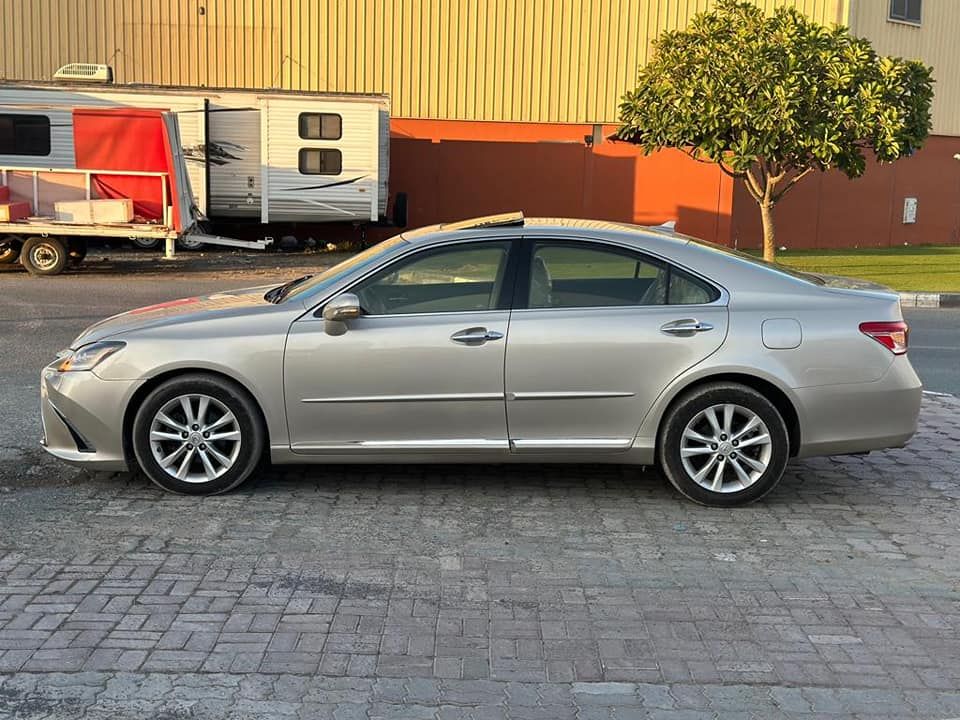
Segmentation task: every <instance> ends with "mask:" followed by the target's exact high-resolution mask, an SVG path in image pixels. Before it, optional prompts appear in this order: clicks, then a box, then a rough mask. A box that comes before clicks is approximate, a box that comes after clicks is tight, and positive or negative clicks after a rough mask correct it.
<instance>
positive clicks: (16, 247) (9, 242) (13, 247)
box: [0, 235, 23, 265]
mask: <svg viewBox="0 0 960 720" xmlns="http://www.w3.org/2000/svg"><path fill="white" fill-rule="evenodd" d="M21 247H23V241H22V240H21V239H20V238H19V237H17V236H16V235H7V236H5V237H3V238H0V265H12V264H13V263H15V262H16V261H17V258H19V257H20V248H21Z"/></svg>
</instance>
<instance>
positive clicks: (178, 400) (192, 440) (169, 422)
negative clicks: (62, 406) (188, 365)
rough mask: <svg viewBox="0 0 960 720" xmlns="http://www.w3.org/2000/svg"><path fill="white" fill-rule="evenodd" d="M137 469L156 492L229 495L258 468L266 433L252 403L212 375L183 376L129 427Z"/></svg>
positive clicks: (153, 397)
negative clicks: (157, 486) (142, 472)
mask: <svg viewBox="0 0 960 720" xmlns="http://www.w3.org/2000/svg"><path fill="white" fill-rule="evenodd" d="M132 440H133V449H134V453H135V455H136V458H137V462H138V463H139V464H140V467H141V468H142V469H143V471H144V472H145V473H146V474H147V476H148V477H149V478H150V479H151V480H152V481H153V482H155V483H156V484H157V485H159V486H160V487H162V488H164V489H165V490H170V491H171V492H176V493H182V494H186V495H215V494H217V493H222V492H227V491H228V490H231V489H233V488H235V487H236V486H237V485H239V484H240V483H242V482H243V481H244V480H246V479H247V478H248V477H249V476H250V474H251V473H252V472H253V470H254V469H255V468H256V467H257V464H258V463H259V461H260V458H261V456H262V454H263V448H264V431H263V427H262V424H261V421H260V414H259V412H258V410H257V408H256V406H255V405H254V402H253V400H252V399H251V398H250V397H249V395H248V394H247V393H246V392H245V391H244V390H243V389H242V388H240V387H239V386H237V385H235V384H234V383H232V382H230V381H228V380H225V379H222V378H220V377H216V376H212V375H202V374H193V375H183V376H180V377H176V378H173V379H171V380H168V381H167V382H165V383H163V384H161V385H160V386H158V387H157V388H155V389H154V390H153V391H152V392H151V393H150V394H149V395H148V396H147V397H146V399H145V400H144V401H143V403H142V404H141V405H140V408H139V409H138V411H137V414H136V417H135V418H134V422H133V437H132Z"/></svg>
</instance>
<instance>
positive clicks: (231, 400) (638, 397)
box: [41, 213, 921, 505]
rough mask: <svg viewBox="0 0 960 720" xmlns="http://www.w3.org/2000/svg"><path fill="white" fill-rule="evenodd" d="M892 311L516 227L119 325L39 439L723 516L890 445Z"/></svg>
mask: <svg viewBox="0 0 960 720" xmlns="http://www.w3.org/2000/svg"><path fill="white" fill-rule="evenodd" d="M906 351H907V326H906V324H905V323H904V322H903V317H902V315H901V312H900V304H899V299H898V297H897V295H896V294H894V293H892V292H890V291H889V290H886V289H884V288H882V287H879V286H870V285H868V284H864V283H860V282H857V281H851V280H845V279H842V278H830V277H826V278H825V277H819V276H813V275H806V274H800V273H795V272H791V271H788V270H786V269H784V268H782V267H779V266H773V265H768V264H765V263H762V262H760V261H758V260H756V259H755V258H753V257H750V256H746V255H742V254H739V253H736V252H733V251H730V250H728V249H726V248H722V247H718V246H714V245H710V244H707V243H703V242H700V241H697V240H694V239H692V238H688V237H685V236H681V235H678V234H675V233H673V232H671V231H669V230H666V229H658V228H644V227H637V226H632V225H624V224H614V223H607V222H596V221H586V220H557V219H524V218H523V216H522V215H520V214H519V213H516V214H508V215H503V216H494V217H488V218H479V219H476V220H472V221H465V222H462V223H455V224H448V225H440V226H435V227H430V228H425V229H421V230H416V231H413V232H408V233H405V234H403V235H398V236H397V237H395V238H393V239H391V240H387V241H385V242H382V243H380V244H379V245H376V246H374V247H372V248H370V249H369V250H367V251H365V252H362V253H360V254H358V255H356V256H354V257H352V258H350V259H349V260H347V261H346V262H343V263H341V264H340V265H337V266H335V267H333V268H331V269H329V270H326V271H325V272H322V273H319V274H317V275H314V276H312V277H304V278H299V279H296V280H293V281H291V282H289V283H286V284H285V285H283V286H280V287H274V288H263V287H261V288H251V289H245V290H237V291H235V292H225V293H218V294H215V295H210V296H206V297H194V298H187V299H183V300H176V301H173V302H168V303H163V304H160V305H155V306H152V307H146V308H141V309H139V310H132V311H130V312H126V313H122V314H120V315H116V316H114V317H111V318H108V319H107V320H104V321H102V322H99V323H97V324H95V325H93V326H91V327H89V328H87V329H86V330H85V331H84V332H83V333H81V334H80V336H79V337H77V339H76V340H75V341H74V342H73V343H72V345H71V347H70V349H68V350H65V351H64V352H62V353H61V354H60V356H58V358H57V359H56V360H55V361H54V362H53V363H51V364H50V365H49V366H48V367H46V368H45V369H44V370H43V374H42V387H41V395H42V414H43V426H44V439H43V444H44V446H45V447H46V449H47V450H48V451H49V452H50V453H52V454H54V455H56V456H57V457H59V458H62V459H63V460H66V461H68V462H72V463H76V464H78V465H83V466H86V467H90V468H95V469H96V468H99V469H109V470H123V469H128V468H133V467H136V466H139V467H140V468H142V470H143V471H144V472H145V473H146V474H147V475H148V476H149V477H150V478H151V479H152V480H153V481H154V482H156V483H157V484H158V485H161V486H162V487H164V488H166V489H168V490H172V491H175V492H180V493H190V494H210V493H220V492H225V491H227V490H230V489H231V488H233V487H235V486H237V485H239V484H240V483H241V482H243V481H244V480H245V479H246V478H247V477H249V476H250V474H251V473H252V472H253V471H254V469H255V468H256V467H257V464H258V463H259V462H260V460H261V458H263V457H264V456H267V457H269V459H270V460H272V461H273V462H274V463H400V462H403V463H425V462H444V463H467V462H469V463H499V462H576V463H624V464H635V465H649V464H654V463H656V464H658V465H659V466H660V467H661V468H662V469H663V471H664V473H665V475H666V476H667V478H669V480H670V482H672V483H673V485H674V486H676V488H677V489H678V490H679V491H680V492H681V493H683V494H684V495H686V496H687V497H689V498H691V499H692V500H695V501H697V502H700V503H705V504H709V505H736V504H742V503H745V502H750V501H753V500H756V499H757V498H760V497H762V496H763V495H765V494H766V493H768V492H769V491H770V490H771V489H772V488H773V487H774V486H775V485H776V484H777V482H778V481H779V480H780V477H781V475H782V474H783V471H784V467H785V466H786V464H787V462H788V460H789V459H790V458H791V457H809V456H813V455H832V454H843V453H861V452H867V451H870V450H878V449H882V448H888V447H899V446H902V445H904V444H905V443H906V442H907V441H908V440H909V439H910V437H911V436H912V435H913V433H914V431H915V430H916V426H917V416H918V413H919V409H920V397H921V386H920V382H919V380H918V379H917V376H916V374H915V373H914V371H913V368H912V367H911V365H910V361H909V360H908V359H907V356H906Z"/></svg>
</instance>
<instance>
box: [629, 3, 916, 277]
mask: <svg viewBox="0 0 960 720" xmlns="http://www.w3.org/2000/svg"><path fill="white" fill-rule="evenodd" d="M931 73H932V68H930V67H927V66H926V65H924V64H923V63H921V62H917V61H913V60H904V59H902V58H895V57H882V56H878V55H877V53H876V52H875V51H874V49H873V47H872V46H871V44H870V42H869V41H868V40H864V39H862V38H857V37H853V36H852V35H851V34H850V33H849V32H848V30H847V28H845V27H843V26H833V27H826V26H824V25H821V24H820V23H817V22H815V21H813V20H810V19H809V18H807V17H806V16H805V15H803V14H802V13H801V12H799V11H797V10H796V9H794V8H788V7H780V8H778V9H777V10H776V11H775V12H774V13H773V14H772V15H770V16H767V15H765V14H764V12H763V11H762V10H760V9H759V8H758V7H757V6H756V5H753V4H752V3H749V2H742V1H740V0H720V1H719V2H718V3H717V5H716V7H715V8H714V9H713V10H711V11H708V12H703V13H700V14H698V15H696V16H695V17H694V18H693V20H692V21H691V23H690V25H689V27H687V28H686V29H685V30H676V31H668V32H665V33H663V34H662V35H661V36H660V37H659V38H658V39H657V41H656V43H655V54H654V57H653V59H652V60H651V61H650V63H649V64H647V65H646V66H645V67H643V68H641V70H640V75H639V81H638V83H637V87H636V89H635V90H633V91H631V92H628V93H627V94H626V95H625V96H624V97H623V100H622V101H621V104H620V122H621V126H620V128H619V129H618V131H617V136H618V137H619V138H620V139H621V140H626V141H628V142H631V143H635V144H637V145H639V146H640V147H641V148H643V151H644V152H645V153H647V154H649V153H652V152H654V151H655V150H659V149H661V148H680V149H682V150H684V151H685V152H686V153H688V154H689V155H690V156H691V157H693V158H694V159H696V160H699V161H702V162H712V163H716V164H718V165H719V166H720V167H721V168H722V169H723V171H724V172H725V173H727V174H728V175H730V176H732V177H734V178H739V179H741V180H742V181H743V183H744V184H745V185H746V187H747V190H748V191H749V192H750V195H751V196H752V197H753V199H754V200H756V201H757V203H758V204H759V206H760V215H761V219H762V221H763V256H764V258H765V259H767V260H773V258H774V256H775V252H776V234H775V228H774V222H773V208H774V206H775V205H776V204H777V202H778V201H779V200H780V199H781V198H782V197H783V196H784V194H785V193H787V192H788V191H789V190H790V189H791V188H792V187H793V186H794V185H796V183H797V182H798V181H800V180H801V179H802V178H803V177H805V176H806V175H808V174H809V173H811V172H813V171H814V170H820V171H824V170H829V169H831V168H837V169H839V170H840V171H841V172H843V173H845V174H846V175H847V176H848V177H850V178H856V177H859V176H860V175H862V174H863V172H864V170H865V168H866V158H865V155H864V151H867V150H869V151H871V152H872V153H873V154H874V156H875V157H876V158H877V160H879V161H881V162H890V161H893V160H896V159H897V158H900V157H903V156H905V155H910V154H911V153H913V152H914V151H915V150H916V149H917V148H919V147H920V146H921V144H922V143H923V141H924V140H925V139H926V138H927V135H928V134H929V132H930V103H931V101H932V100H933V80H932V77H931Z"/></svg>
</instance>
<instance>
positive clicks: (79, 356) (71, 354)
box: [57, 341, 127, 372]
mask: <svg viewBox="0 0 960 720" xmlns="http://www.w3.org/2000/svg"><path fill="white" fill-rule="evenodd" d="M126 345H127V344H126V343H125V342H119V341H104V342H95V343H91V344H89V345H84V346H83V347H81V348H77V349H76V350H74V351H70V350H67V351H65V352H59V353H57V359H58V360H60V363H59V364H58V365H57V372H71V371H79V370H93V368H95V367H96V366H97V365H99V364H100V363H102V362H103V361H104V360H106V359H107V358H108V357H110V356H111V355H113V354H114V353H115V352H118V351H119V350H122V349H123V348H124V347H126Z"/></svg>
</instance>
